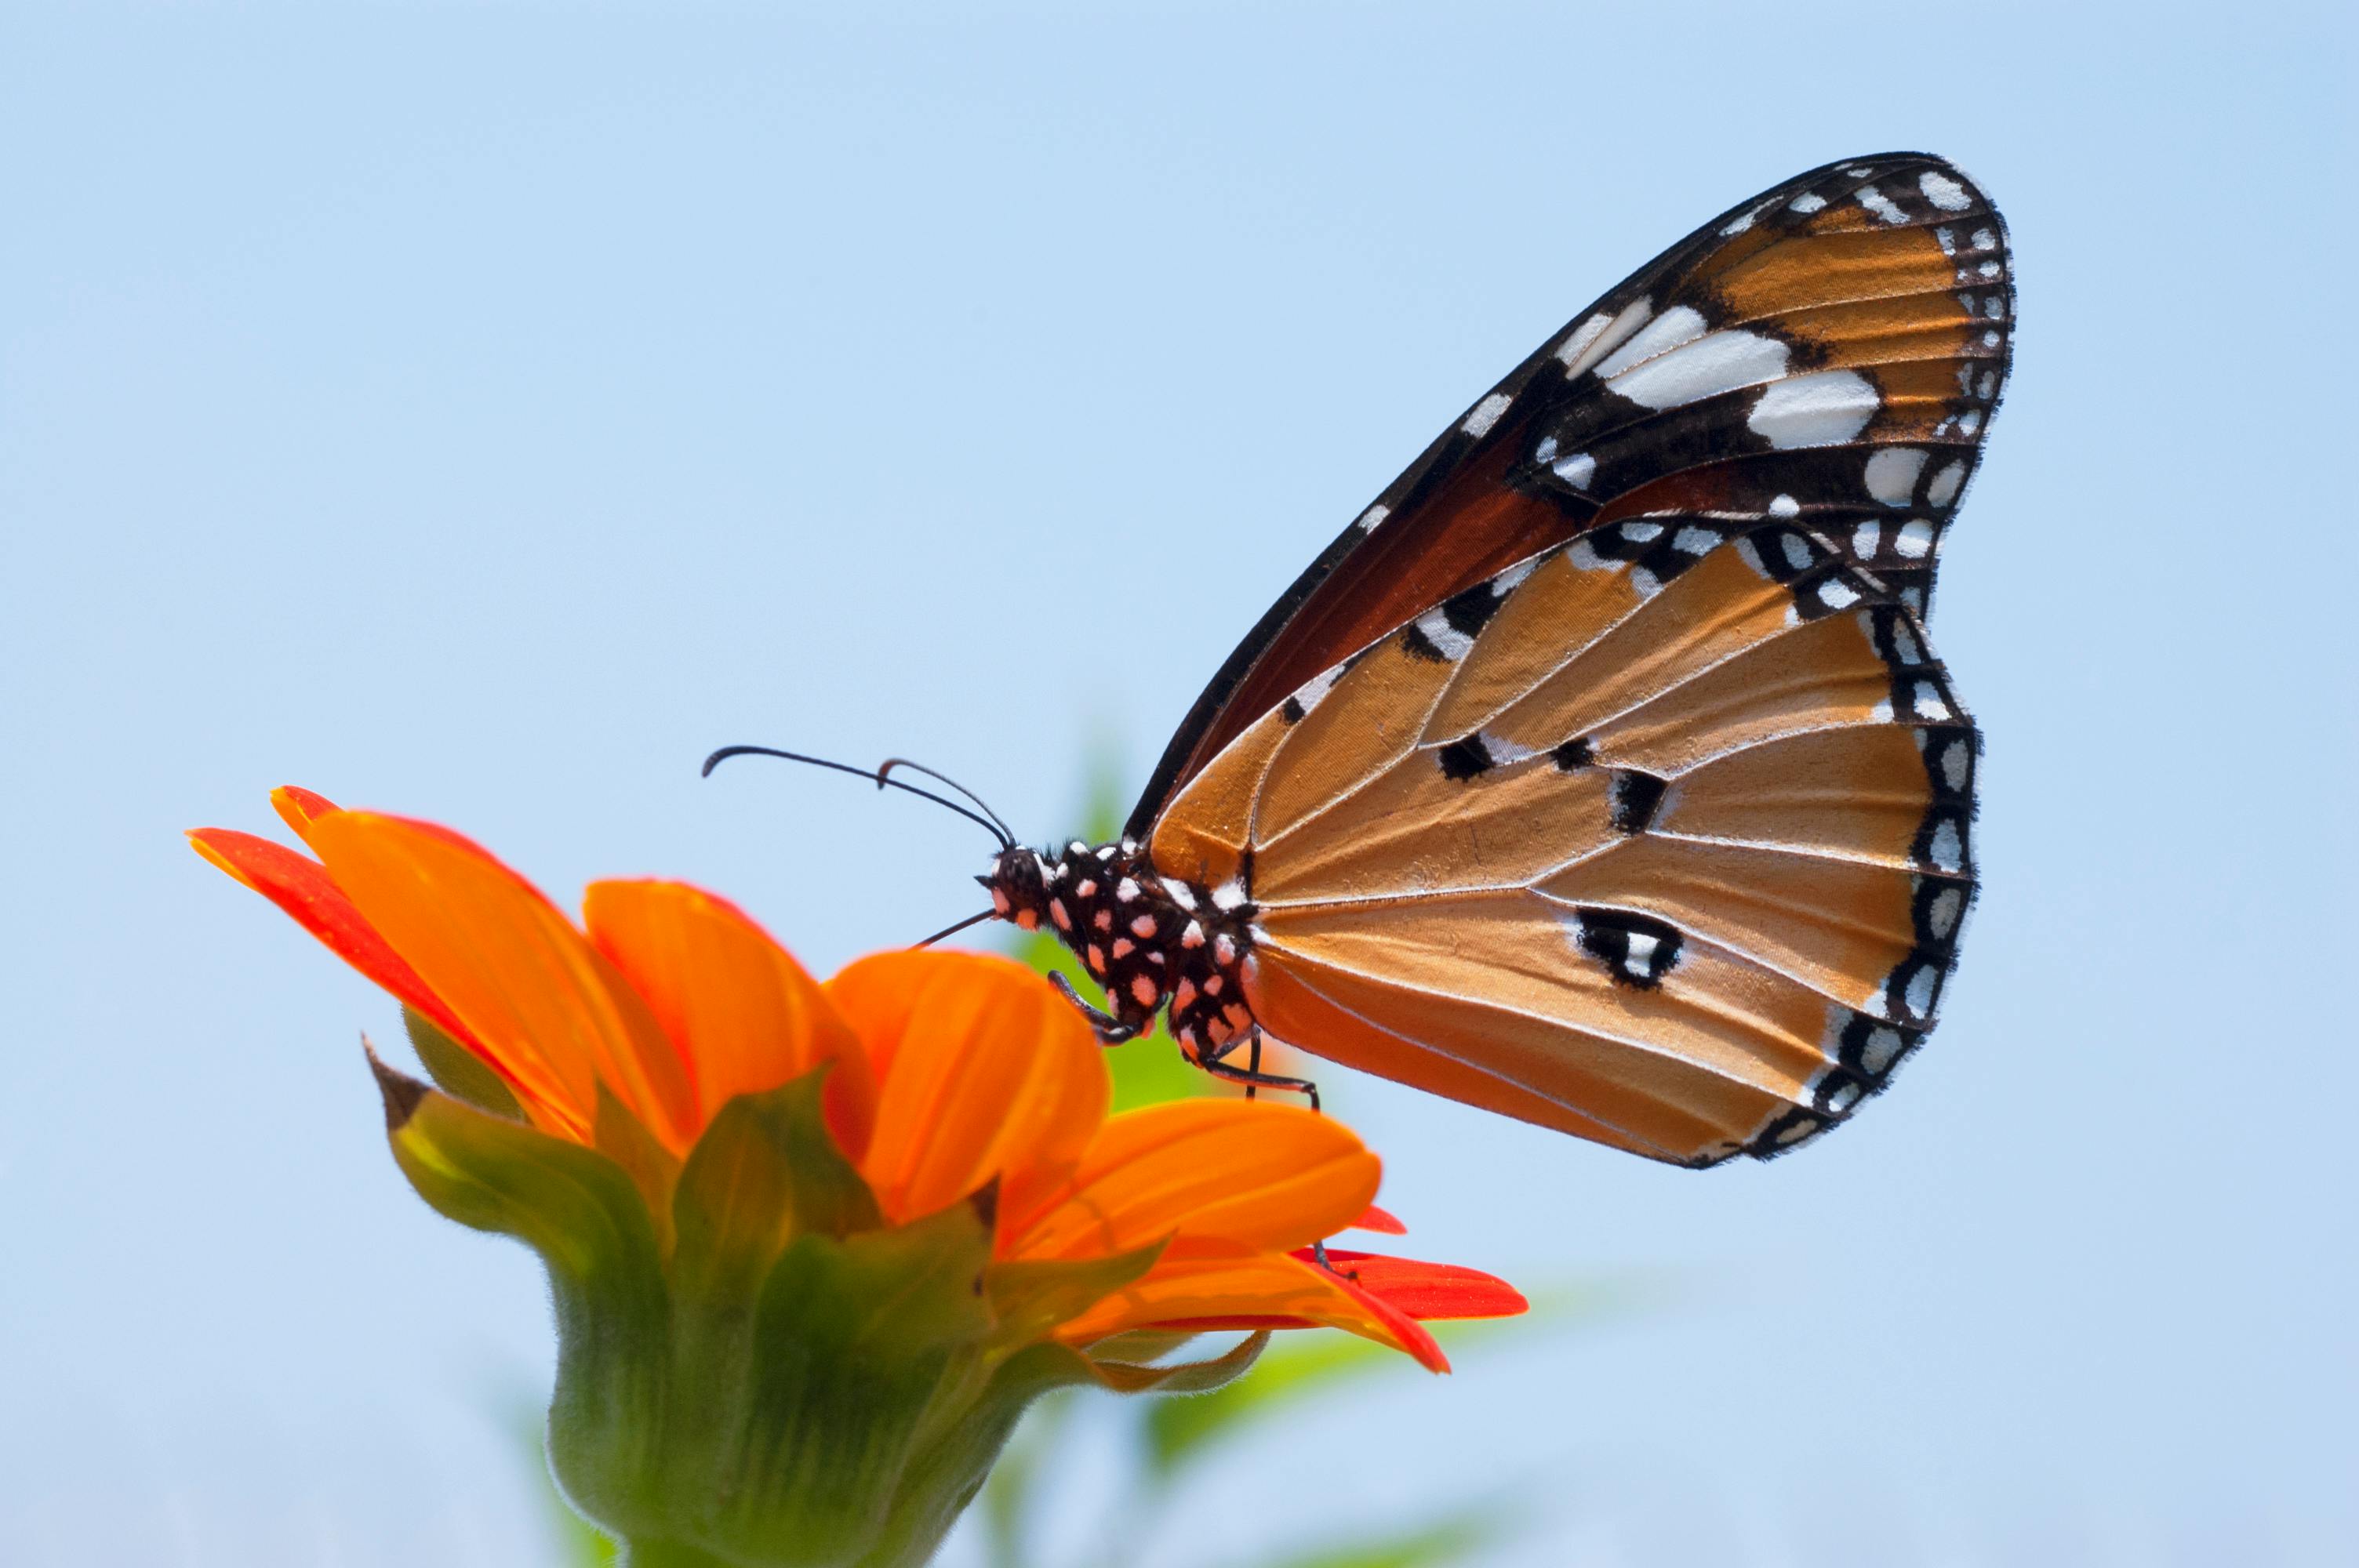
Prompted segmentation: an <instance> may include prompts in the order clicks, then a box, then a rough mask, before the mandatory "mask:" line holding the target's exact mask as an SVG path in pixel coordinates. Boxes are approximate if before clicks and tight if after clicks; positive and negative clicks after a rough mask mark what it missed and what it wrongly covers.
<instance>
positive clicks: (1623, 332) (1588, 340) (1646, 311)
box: [1556, 297, 1655, 381]
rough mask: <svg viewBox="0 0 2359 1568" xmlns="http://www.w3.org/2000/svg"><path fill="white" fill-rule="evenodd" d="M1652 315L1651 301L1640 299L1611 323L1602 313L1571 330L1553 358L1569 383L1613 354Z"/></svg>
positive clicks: (1653, 309) (1628, 306)
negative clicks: (1558, 361) (1562, 368)
mask: <svg viewBox="0 0 2359 1568" xmlns="http://www.w3.org/2000/svg"><path fill="white" fill-rule="evenodd" d="M1654 313H1655V304H1654V301H1653V300H1652V299H1649V298H1647V297H1639V298H1637V299H1634V300H1632V301H1631V302H1630V303H1629V304H1628V305H1625V306H1624V307H1623V308H1622V313H1621V314H1620V315H1618V316H1616V317H1614V319H1611V320H1607V319H1605V317H1604V315H1603V313H1602V312H1601V313H1600V314H1598V315H1595V316H1592V317H1591V318H1590V319H1588V320H1586V321H1583V322H1582V324H1581V325H1580V326H1578V327H1576V328H1574V329H1573V331H1572V335H1571V337H1569V338H1567V339H1566V340H1565V341H1563V343H1562V344H1560V346H1559V347H1558V349H1557V351H1556V357H1557V358H1559V359H1560V360H1562V361H1563V362H1564V374H1565V379H1566V380H1567V381H1570V380H1571V379H1572V378H1573V377H1574V376H1577V375H1579V374H1580V373H1582V371H1585V370H1587V369H1588V368H1589V367H1590V366H1592V365H1593V364H1595V363H1596V362H1598V361H1600V360H1602V359H1603V358H1604V357H1605V356H1606V355H1607V354H1610V353H1612V352H1613V351H1614V350H1615V349H1616V348H1618V347H1620V346H1621V343H1622V341H1623V340H1624V339H1625V338H1627V337H1628V336H1629V335H1630V334H1631V333H1633V332H1635V331H1636V330H1638V329H1639V328H1640V327H1643V326H1645V325H1646V323H1647V318H1648V317H1650V316H1652V315H1653V314H1654Z"/></svg>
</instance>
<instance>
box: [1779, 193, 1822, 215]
mask: <svg viewBox="0 0 2359 1568" xmlns="http://www.w3.org/2000/svg"><path fill="white" fill-rule="evenodd" d="M1826 204H1827V199H1826V198H1825V197H1823V196H1821V195H1820V194H1819V193H1818V192H1817V191H1815V190H1806V191H1804V192H1803V193H1802V194H1801V195H1799V196H1797V197H1795V198H1794V200H1791V201H1788V203H1786V205H1787V206H1788V207H1790V208H1792V209H1793V210H1794V211H1797V212H1815V211H1818V210H1819V209H1820V208H1821V207H1823V206H1825V205H1826Z"/></svg>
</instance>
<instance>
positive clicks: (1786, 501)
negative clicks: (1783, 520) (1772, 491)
mask: <svg viewBox="0 0 2359 1568" xmlns="http://www.w3.org/2000/svg"><path fill="white" fill-rule="evenodd" d="M1801 514H1802V503H1800V502H1799V501H1797V500H1795V499H1794V498H1793V497H1792V496H1790V495H1773V496H1771V497H1770V498H1769V515H1770V516H1772V517H1799V516H1800V515H1801Z"/></svg>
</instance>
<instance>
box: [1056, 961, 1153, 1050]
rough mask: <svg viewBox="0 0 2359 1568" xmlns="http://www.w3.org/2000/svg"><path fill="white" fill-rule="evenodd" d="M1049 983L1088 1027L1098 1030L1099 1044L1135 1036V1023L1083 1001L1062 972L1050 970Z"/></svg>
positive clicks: (1110, 1043)
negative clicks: (1084, 1020)
mask: <svg viewBox="0 0 2359 1568" xmlns="http://www.w3.org/2000/svg"><path fill="white" fill-rule="evenodd" d="M1049 984H1050V985H1052V986H1054V987H1056V988H1057V993H1058V994H1059V995H1060V996H1061V997H1063V998H1064V999H1065V1000H1067V1001H1069V1002H1071V1003H1072V1004H1073V1007H1074V1010H1075V1011H1078V1012H1079V1013H1080V1014H1081V1015H1082V1017H1083V1018H1086V1019H1088V1020H1089V1021H1090V1027H1091V1028H1093V1029H1094V1030H1096V1031H1097V1032H1098V1044H1101V1045H1119V1044H1123V1042H1125V1041H1126V1040H1130V1039H1134V1038H1136V1035H1137V1033H1138V1027H1139V1026H1138V1025H1137V1024H1136V1023H1125V1022H1123V1021H1122V1020H1121V1019H1119V1018H1116V1017H1115V1016H1114V1014H1113V1013H1110V1012H1108V1011H1105V1010H1104V1009H1103V1008H1100V1007H1092V1006H1091V1005H1090V1004H1089V1003H1088V1002H1085V1001H1083V1000H1082V993H1081V992H1079V991H1077V990H1075V989H1073V982H1072V981H1071V980H1069V979H1066V978H1065V977H1064V976H1063V975H1062V974H1060V973H1059V972H1057V971H1056V970H1053V969H1052V970H1050V971H1049Z"/></svg>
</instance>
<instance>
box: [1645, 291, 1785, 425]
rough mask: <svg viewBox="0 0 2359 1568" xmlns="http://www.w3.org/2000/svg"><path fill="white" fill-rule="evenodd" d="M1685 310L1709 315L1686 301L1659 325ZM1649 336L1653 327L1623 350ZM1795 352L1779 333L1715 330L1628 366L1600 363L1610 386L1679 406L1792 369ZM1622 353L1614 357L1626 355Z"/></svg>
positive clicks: (1649, 401) (1648, 403)
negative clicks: (1790, 360)
mask: <svg viewBox="0 0 2359 1568" xmlns="http://www.w3.org/2000/svg"><path fill="white" fill-rule="evenodd" d="M1681 311H1686V313H1687V314H1688V315H1690V316H1695V319H1696V320H1697V321H1698V322H1701V320H1702V319H1703V318H1702V317H1701V316H1696V315H1695V312H1694V311H1692V310H1688V309H1687V307H1685V306H1681V307H1680V309H1679V310H1674V311H1671V312H1670V313H1669V314H1668V315H1666V316H1664V317H1663V319H1662V320H1660V321H1658V322H1657V323H1656V326H1658V327H1659V326H1663V325H1666V324H1668V323H1669V322H1670V321H1671V319H1672V318H1673V317H1676V316H1678V315H1680V312H1681ZM1652 330H1654V329H1653V328H1648V329H1647V331H1648V332H1651V331H1652ZM1646 337H1647V332H1641V333H1640V334H1639V335H1638V336H1637V337H1636V339H1633V340H1632V341H1631V342H1630V344H1629V346H1628V347H1627V348H1625V349H1624V350H1623V351H1622V354H1628V353H1630V352H1631V351H1634V350H1636V349H1637V348H1638V347H1639V345H1640V344H1641V343H1642V342H1643V341H1645V340H1646ZM1792 352H1793V351H1792V350H1790V349H1788V347H1787V346H1786V345H1785V344H1783V343H1781V342H1779V341H1777V339H1775V338H1765V337H1762V336H1761V335H1759V334H1758V333H1756V332H1734V331H1730V332H1712V333H1710V334H1708V335H1706V336H1703V337H1699V338H1696V339H1694V340H1692V341H1688V342H1685V343H1681V344H1678V345H1675V346H1673V347H1670V348H1668V349H1666V350H1664V351H1661V352H1659V353H1658V354H1657V355H1656V356H1655V357H1654V358H1652V359H1648V360H1646V361H1645V362H1635V361H1634V362H1632V364H1631V365H1630V366H1629V368H1627V369H1625V370H1622V371H1618V372H1608V371H1606V369H1605V367H1603V366H1600V367H1599V373H1601V374H1603V375H1605V377H1606V384H1607V385H1608V386H1611V387H1612V388H1613V389H1614V391H1616V392H1618V393H1620V394H1621V395H1623V396H1625V397H1626V398H1628V399H1630V401H1631V402H1633V403H1636V404H1637V405H1639V406H1641V407H1646V408H1656V409H1661V408H1678V407H1683V406H1686V405H1688V404H1690V403H1701V402H1702V401H1703V400H1704V399H1705V398H1707V397H1717V396H1719V395H1721V394H1722V393H1723V392H1734V391H1736V390H1737V389H1738V388H1739V387H1745V386H1758V385H1760V384H1762V383H1763V382H1767V381H1775V380H1777V377H1779V376H1781V375H1784V374H1785V373H1786V362H1787V360H1788V357H1789V356H1790V355H1791V354H1792ZM1622 354H1617V355H1615V356H1614V357H1615V358H1616V359H1620V358H1621V357H1622Z"/></svg>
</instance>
